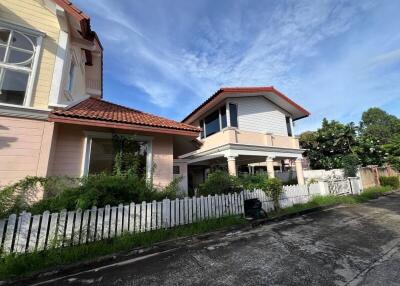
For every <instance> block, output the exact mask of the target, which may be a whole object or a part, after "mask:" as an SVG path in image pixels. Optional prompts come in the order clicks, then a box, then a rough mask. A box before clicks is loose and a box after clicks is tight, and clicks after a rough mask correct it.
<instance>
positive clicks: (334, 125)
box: [300, 118, 357, 169]
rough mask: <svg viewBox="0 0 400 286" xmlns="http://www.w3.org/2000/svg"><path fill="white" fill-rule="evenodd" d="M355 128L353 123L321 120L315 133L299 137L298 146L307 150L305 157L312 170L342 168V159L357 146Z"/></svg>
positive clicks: (306, 133)
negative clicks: (320, 125)
mask: <svg viewBox="0 0 400 286" xmlns="http://www.w3.org/2000/svg"><path fill="white" fill-rule="evenodd" d="M356 134H357V127H356V126H355V125H354V123H349V124H346V125H345V124H342V123H340V122H338V121H335V120H332V121H328V120H327V119H326V118H324V119H323V120H322V127H321V128H319V129H318V130H317V131H315V132H305V133H303V134H301V135H300V145H301V147H302V148H305V149H308V150H307V152H306V156H307V157H308V158H309V160H310V165H311V167H312V168H313V169H321V168H322V169H334V168H341V167H342V165H343V164H342V158H343V156H345V155H347V154H351V153H354V150H353V149H354V148H355V147H356V145H357V140H356Z"/></svg>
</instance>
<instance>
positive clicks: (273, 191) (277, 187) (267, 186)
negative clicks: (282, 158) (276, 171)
mask: <svg viewBox="0 0 400 286" xmlns="http://www.w3.org/2000/svg"><path fill="white" fill-rule="evenodd" d="M263 191H264V192H265V193H266V194H267V196H269V197H271V198H272V200H273V201H274V208H275V210H277V209H279V208H280V205H279V198H280V196H281V194H282V192H283V188H282V182H281V181H280V180H279V179H277V178H271V179H267V180H265V183H264V186H263Z"/></svg>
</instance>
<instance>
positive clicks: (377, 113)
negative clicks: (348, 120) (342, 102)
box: [360, 107, 400, 144]
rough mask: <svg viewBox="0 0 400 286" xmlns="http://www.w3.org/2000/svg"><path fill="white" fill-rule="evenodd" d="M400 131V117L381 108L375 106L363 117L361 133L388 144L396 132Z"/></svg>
mask: <svg viewBox="0 0 400 286" xmlns="http://www.w3.org/2000/svg"><path fill="white" fill-rule="evenodd" d="M398 133H400V119H398V118H397V117H396V116H394V115H390V114H388V113H387V112H385V111H383V110H382V109H380V108H377V107H373V108H370V109H368V110H367V111H365V112H364V113H363V115H362V117H361V122H360V134H361V136H363V137H366V138H373V139H375V140H379V141H380V142H381V143H382V144H386V143H387V142H388V141H389V140H390V138H392V137H393V136H394V135H395V134H398Z"/></svg>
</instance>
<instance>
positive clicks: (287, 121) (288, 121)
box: [286, 116, 293, 136]
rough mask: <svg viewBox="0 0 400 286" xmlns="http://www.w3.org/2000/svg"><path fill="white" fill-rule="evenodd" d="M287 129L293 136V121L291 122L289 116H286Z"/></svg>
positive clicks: (289, 134)
mask: <svg viewBox="0 0 400 286" xmlns="http://www.w3.org/2000/svg"><path fill="white" fill-rule="evenodd" d="M286 129H287V133H288V136H292V135H293V130H292V123H291V122H290V117H289V116H286Z"/></svg>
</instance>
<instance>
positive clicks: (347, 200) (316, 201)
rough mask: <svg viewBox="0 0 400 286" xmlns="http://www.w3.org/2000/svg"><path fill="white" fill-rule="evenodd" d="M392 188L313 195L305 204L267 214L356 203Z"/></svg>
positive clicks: (377, 195) (284, 213) (283, 213)
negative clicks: (335, 194)
mask: <svg viewBox="0 0 400 286" xmlns="http://www.w3.org/2000/svg"><path fill="white" fill-rule="evenodd" d="M392 190H393V189H392V188H391V187H389V186H385V187H373V188H368V189H366V190H365V191H364V192H362V193H361V194H360V195H348V196H333V195H329V196H315V197H314V198H313V199H312V200H311V201H310V202H308V203H305V204H297V205H293V206H291V207H289V208H285V209H280V210H278V211H275V212H271V213H270V214H269V216H270V217H271V218H274V217H279V216H282V215H287V214H293V213H298V212H300V211H304V210H307V209H311V208H316V207H325V206H333V205H337V204H357V203H363V202H366V201H369V200H371V199H376V198H378V197H379V196H381V195H383V194H384V193H387V192H390V191H392Z"/></svg>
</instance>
